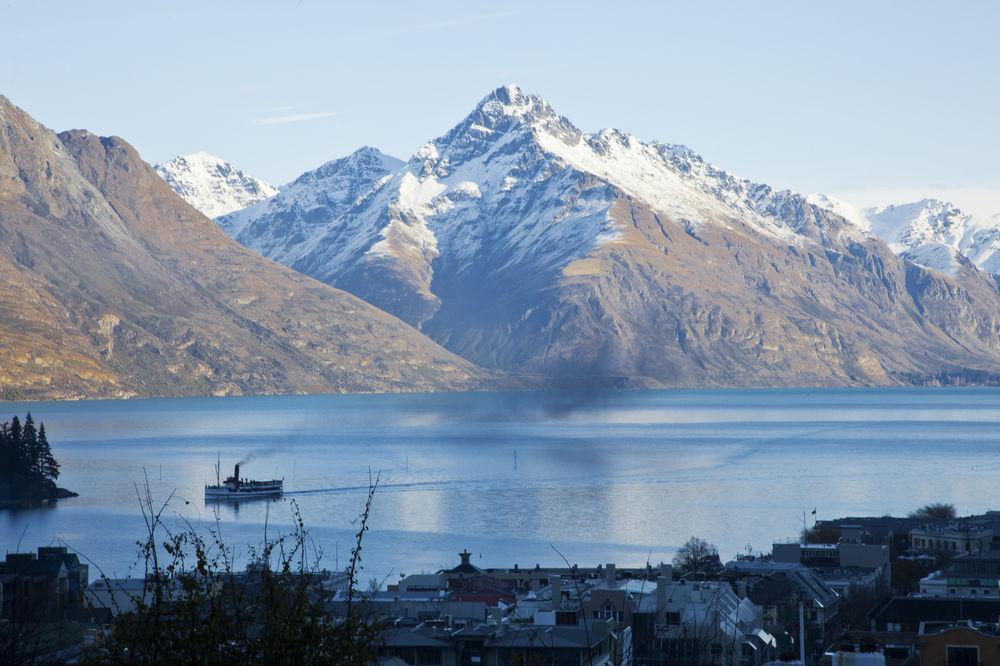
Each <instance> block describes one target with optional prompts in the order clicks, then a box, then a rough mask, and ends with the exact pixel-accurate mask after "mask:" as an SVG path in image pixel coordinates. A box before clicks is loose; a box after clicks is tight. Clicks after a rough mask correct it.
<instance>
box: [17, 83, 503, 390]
mask: <svg viewBox="0 0 1000 666" xmlns="http://www.w3.org/2000/svg"><path fill="white" fill-rule="evenodd" d="M191 162H192V161H188V164H191ZM199 162H200V163H202V164H204V163H206V162H207V160H199ZM215 173H216V175H220V176H221V175H222V174H228V175H230V176H231V175H233V174H234V173H235V172H233V171H231V170H228V169H220V170H216V172H215ZM237 181H239V182H242V183H243V184H246V183H251V182H255V181H247V180H245V179H243V178H242V177H238V178H237ZM177 182H180V181H178V180H175V181H174V184H175V186H176V183H177ZM0 341H2V345H0V397H2V398H18V399H28V398H32V399H34V398H95V397H129V396H155V395H206V394H216V395H231V394H250V393H257V394H260V393H296V392H335V391H399V390H462V389H470V388H482V387H486V386H491V385H493V382H494V381H495V379H494V377H493V376H492V375H490V374H489V373H487V372H484V371H482V370H480V369H479V368H477V367H475V366H474V365H473V364H472V363H469V362H467V361H465V360H463V359H461V358H459V357H458V356H456V355H454V354H452V353H450V352H448V351H446V350H444V349H443V348H441V347H440V346H439V345H437V344H435V343H434V342H432V341H431V340H429V339H428V338H427V337H426V336H424V335H422V334H420V333H419V332H418V331H416V330H414V329H413V328H412V327H410V326H408V325H407V324H405V323H404V322H402V321H400V320H399V319H397V318H395V317H393V316H391V315H389V314H387V313H385V312H383V311H381V310H379V309H377V308H375V307H373V306H371V305H369V304H367V303H365V302H364V301H362V300H360V299H358V298H356V297H354V296H352V295H350V294H348V293H346V292H344V291H341V290H338V289H335V288H333V287H330V286H328V285H325V284H322V283H320V282H318V281H316V280H313V279H312V278H309V277H306V276H304V275H302V274H300V273H296V272H294V271H292V270H290V269H288V268H286V267H284V266H281V265H279V264H277V263H274V262H271V261H270V260H267V259H265V258H263V257H262V256H260V255H259V254H257V253H255V252H253V251H251V250H248V249H246V248H244V247H243V246H242V245H240V244H238V243H236V242H235V241H233V240H231V239H230V238H229V237H227V236H226V235H225V234H224V233H223V232H222V231H221V230H220V229H219V228H218V226H216V225H215V224H214V223H213V222H212V221H211V220H210V219H208V218H207V217H205V216H204V215H203V214H202V213H200V212H198V211H197V210H195V209H194V208H193V207H191V206H190V205H189V204H188V203H186V202H185V201H184V200H183V199H182V198H181V197H180V196H178V195H177V194H176V193H175V192H174V191H173V190H171V189H170V187H168V185H167V184H166V183H165V182H164V181H163V180H162V179H161V177H160V176H158V175H157V173H156V172H155V171H154V170H153V168H152V167H150V166H149V165H148V164H146V163H145V162H144V161H143V160H142V159H141V158H140V156H139V155H138V154H137V152H136V151H135V149H134V148H132V146H130V145H129V144H128V143H127V142H125V141H124V140H122V139H120V138H117V137H99V136H95V135H93V134H91V133H89V132H86V131H83V130H73V131H68V132H63V133H60V134H55V133H54V132H52V131H51V130H49V129H47V128H45V127H43V126H42V125H41V124H39V123H38V122H37V121H35V120H34V119H33V118H31V117H30V116H29V115H28V114H27V113H25V112H24V111H22V110H21V109H20V108H18V107H16V106H15V105H14V104H12V103H11V102H10V101H9V100H7V99H6V98H5V97H0Z"/></svg>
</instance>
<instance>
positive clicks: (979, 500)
mask: <svg viewBox="0 0 1000 666" xmlns="http://www.w3.org/2000/svg"><path fill="white" fill-rule="evenodd" d="M0 409H2V410H3V411H6V412H9V413H11V414H12V413H14V412H15V411H17V412H20V413H23V412H24V411H26V410H28V409H30V410H31V411H32V413H33V414H34V415H35V417H36V419H41V420H43V421H45V423H46V427H47V429H48V431H49V433H50V439H51V440H52V442H53V446H54V449H55V452H56V455H57V456H59V458H60V460H61V461H62V463H63V470H64V475H63V477H62V478H61V479H60V481H61V482H62V483H63V485H65V486H66V487H68V488H71V489H73V490H76V491H78V492H80V493H81V497H79V498H75V499H72V500H67V501H63V502H62V503H60V504H59V505H58V507H57V508H55V509H40V508H39V509H32V510H21V511H0V548H3V549H4V550H12V549H14V548H15V547H16V544H17V541H18V540H19V539H20V537H21V534H22V533H24V544H26V545H30V546H37V545H45V544H47V543H50V542H52V541H53V540H58V539H62V540H65V541H67V542H69V543H70V544H71V545H73V546H75V547H77V548H78V549H79V550H81V551H82V552H84V553H85V554H87V555H88V556H89V557H91V558H92V559H94V560H95V561H100V562H102V563H105V564H106V565H107V566H108V567H109V568H114V569H115V570H118V571H121V570H123V569H124V568H127V566H128V564H129V563H130V562H131V561H132V557H133V556H134V552H135V545H134V542H135V540H136V539H138V538H140V537H141V535H142V529H143V524H142V520H141V516H140V514H139V509H138V499H137V489H138V488H140V487H142V486H143V484H144V483H146V482H148V483H149V485H150V489H151V491H152V492H153V495H154V497H156V498H158V499H165V498H166V497H167V496H169V495H170V494H171V493H174V495H175V499H174V501H173V502H172V504H171V512H172V513H171V514H170V515H171V520H172V521H175V523H176V524H177V525H183V524H185V521H190V522H191V523H192V524H195V525H200V526H204V527H210V526H216V525H217V526H218V527H219V529H221V530H222V531H223V534H224V536H225V537H226V538H227V539H228V540H234V541H236V542H238V543H243V544H246V543H252V542H254V541H256V540H258V539H259V538H260V537H261V535H262V533H263V529H262V528H263V525H264V523H265V521H267V522H268V524H269V529H273V530H281V529H290V528H291V524H292V523H291V521H292V502H294V503H295V506H297V508H298V511H300V512H301V515H302V517H303V519H304V520H305V522H306V524H307V525H309V526H310V528H311V529H312V531H313V537H314V539H315V540H316V543H317V545H318V546H319V547H321V548H322V549H323V551H324V553H326V556H327V558H328V559H330V560H331V561H330V562H328V563H327V564H328V565H329V566H333V565H334V562H335V561H336V560H337V559H338V557H339V559H341V560H342V559H344V557H346V553H347V552H348V551H349V548H350V544H351V543H352V539H353V534H354V530H355V523H354V522H353V521H354V520H355V519H356V517H357V515H358V512H359V511H360V510H361V507H362V504H363V502H364V498H365V492H366V490H367V487H368V480H369V474H370V473H377V472H380V473H381V488H380V491H379V493H378V495H377V497H376V501H375V506H374V511H373V515H372V521H371V525H372V530H373V531H372V532H371V533H370V538H369V543H368V544H367V545H366V549H365V553H366V558H367V570H368V571H369V572H370V573H372V575H376V572H382V571H388V570H389V569H390V568H395V569H396V570H397V571H398V570H399V569H400V568H404V567H405V569H406V570H408V571H411V572H412V571H415V570H421V569H422V570H428V571H431V570H434V569H436V568H438V567H441V566H445V565H447V564H448V563H449V562H450V561H451V560H452V558H453V555H454V553H456V552H458V551H459V550H462V549H463V548H465V547H468V548H469V549H470V550H471V551H473V552H474V553H477V554H481V555H482V562H483V564H485V565H494V564H495V565H509V564H513V563H514V562H520V563H521V564H522V565H533V564H535V563H539V562H540V563H554V562H555V560H556V558H557V556H556V555H555V552H554V551H553V549H552V546H553V545H555V546H556V547H557V548H559V550H560V551H561V552H563V553H565V554H566V555H567V557H569V558H570V559H572V560H573V561H577V562H580V563H596V562H599V561H618V562H620V563H621V564H623V565H624V564H631V565H638V564H642V563H644V562H645V561H646V559H647V558H651V559H652V560H653V561H654V562H655V561H659V560H660V559H669V557H670V555H671V552H672V549H673V548H674V547H676V546H677V545H678V544H681V543H683V542H684V541H685V540H687V538H688V537H690V536H692V535H698V536H702V537H704V538H707V539H709V540H710V541H713V542H715V543H716V544H718V545H719V547H720V550H721V551H722V553H723V555H724V556H727V557H728V556H731V555H733V554H735V553H736V552H740V551H743V550H744V548H745V546H746V545H747V544H748V543H750V544H751V545H752V546H753V547H754V548H755V549H764V550H766V549H768V548H769V545H770V542H771V540H773V539H779V538H785V537H789V536H794V535H795V534H797V532H798V530H799V529H800V528H801V519H802V512H803V511H804V510H806V511H809V510H811V509H812V508H813V507H817V508H818V510H819V514H820V516H821V517H832V516H835V515H851V514H854V515H858V514H881V513H886V512H895V513H902V512H906V511H908V510H910V509H912V508H913V507H915V506H918V505H920V504H923V503H926V502H930V501H950V502H954V503H956V504H957V505H958V507H959V509H960V510H962V511H982V510H986V509H988V508H998V507H996V506H992V505H993V504H994V502H993V500H992V497H993V495H992V493H993V487H994V485H995V482H994V478H995V475H996V473H997V471H1000V463H998V462H997V457H996V453H997V432H998V430H997V425H998V423H1000V391H997V390H993V389H960V390H958V389H948V390H927V389H923V390H859V391H837V390H834V391H784V390H783V391H648V392H607V393H601V392H583V393H500V394H441V395H409V396H398V395H396V396H393V395H384V396H297V397H270V398H226V399H214V398H213V399H181V400H147V401H132V402H94V403H35V404H30V405H24V404H20V405H0ZM252 454H256V455H252ZM220 455H221V457H222V460H223V461H224V462H225V465H224V467H225V466H227V465H229V464H231V463H232V462H235V461H236V460H240V459H241V458H246V457H248V456H251V455H252V457H253V460H252V461H250V462H249V463H247V467H246V468H245V475H246V476H250V477H254V478H284V479H285V490H286V496H285V498H284V499H282V500H278V501H273V500H272V501H270V502H267V501H264V502H260V501H252V502H241V503H240V504H239V505H234V504H231V503H225V504H221V505H220V504H217V503H216V504H209V505H206V504H205V501H204V484H205V483H207V482H214V480H215V470H214V466H215V464H216V461H217V458H218V457H219V456H220ZM515 455H516V457H517V465H516V467H515V465H514V457H515ZM943 469H946V470H947V472H948V473H947V474H942V473H940V472H941V470H943Z"/></svg>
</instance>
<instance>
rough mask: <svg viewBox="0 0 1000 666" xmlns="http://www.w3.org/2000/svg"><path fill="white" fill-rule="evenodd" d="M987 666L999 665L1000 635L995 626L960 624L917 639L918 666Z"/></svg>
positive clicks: (939, 629)
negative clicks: (918, 640) (918, 650)
mask: <svg viewBox="0 0 1000 666" xmlns="http://www.w3.org/2000/svg"><path fill="white" fill-rule="evenodd" d="M989 664H1000V632H998V630H997V626H996V625H995V624H993V625H988V626H982V627H976V626H972V625H970V624H966V623H959V624H956V625H952V626H948V627H943V628H938V629H936V630H934V631H932V632H928V633H925V634H923V635H921V636H920V666H987V665H989Z"/></svg>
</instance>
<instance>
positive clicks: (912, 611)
mask: <svg viewBox="0 0 1000 666" xmlns="http://www.w3.org/2000/svg"><path fill="white" fill-rule="evenodd" d="M956 622H979V623H997V622H1000V600H997V599H962V598H945V599H939V598H934V597H892V598H890V599H887V600H885V601H884V602H882V603H881V604H879V605H878V606H876V607H875V608H873V609H872V611H871V612H870V613H869V614H868V623H869V628H870V629H871V630H873V631H895V632H909V633H919V632H921V630H922V629H925V628H926V627H928V626H932V625H935V626H938V625H951V624H955V623H956Z"/></svg>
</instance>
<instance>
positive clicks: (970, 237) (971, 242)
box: [809, 194, 1000, 276]
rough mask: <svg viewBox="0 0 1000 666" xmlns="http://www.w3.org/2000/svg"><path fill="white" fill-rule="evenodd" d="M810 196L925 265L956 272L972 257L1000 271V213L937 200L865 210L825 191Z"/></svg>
mask: <svg viewBox="0 0 1000 666" xmlns="http://www.w3.org/2000/svg"><path fill="white" fill-rule="evenodd" d="M809 198H810V201H811V202H812V203H813V204H815V205H817V206H820V207H822V208H826V209H828V210H831V211H833V212H835V213H837V214H838V215H841V216H843V217H845V218H846V219H848V220H850V221H851V222H853V223H854V224H855V225H857V226H858V227H859V228H861V229H864V230H866V231H867V232H869V233H871V234H873V235H874V236H877V237H878V238H881V239H882V240H883V241H885V243H886V244H887V245H888V246H889V248H890V249H892V251H893V252H895V253H896V254H899V255H900V256H902V257H904V258H905V259H907V260H908V261H911V262H913V263H915V264H918V265H920V266H924V267H925V268H930V269H933V270H936V271H940V272H942V273H945V274H947V275H952V276H954V275H956V274H957V273H958V272H959V271H960V270H961V268H962V267H963V266H964V265H965V264H966V263H967V261H968V262H971V263H973V264H975V265H976V266H978V267H979V268H980V269H982V270H984V271H987V272H990V273H998V272H1000V217H997V216H995V217H993V218H978V217H976V216H974V215H970V214H968V213H966V212H965V211H963V210H962V209H961V208H959V207H958V206H955V205H954V204H952V203H950V202H947V201H941V200H939V199H933V198H928V199H921V200H920V201H913V202H909V203H901V204H891V205H886V206H874V207H869V208H864V209H858V208H856V207H854V206H852V205H850V204H848V203H846V202H843V201H840V200H838V199H834V198H833V197H828V196H825V195H822V194H813V195H810V197H809Z"/></svg>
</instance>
